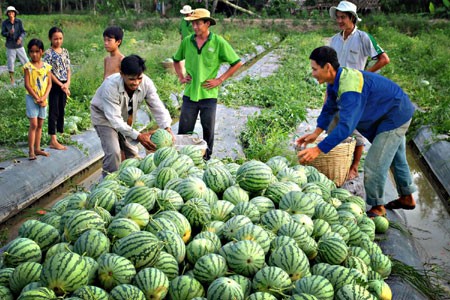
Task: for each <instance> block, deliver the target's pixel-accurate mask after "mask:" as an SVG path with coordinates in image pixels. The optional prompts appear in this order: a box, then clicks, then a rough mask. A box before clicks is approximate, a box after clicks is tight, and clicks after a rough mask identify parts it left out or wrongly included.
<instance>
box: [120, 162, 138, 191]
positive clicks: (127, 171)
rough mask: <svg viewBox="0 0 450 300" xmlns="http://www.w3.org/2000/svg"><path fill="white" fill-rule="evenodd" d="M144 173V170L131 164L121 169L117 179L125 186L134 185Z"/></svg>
mask: <svg viewBox="0 0 450 300" xmlns="http://www.w3.org/2000/svg"><path fill="white" fill-rule="evenodd" d="M142 175H144V172H142V170H141V169H139V168H138V167H133V166H130V167H125V168H123V169H120V170H119V175H118V177H117V179H118V180H119V181H120V182H121V183H123V184H124V185H125V186H127V187H133V186H134V185H135V184H136V182H137V181H138V179H139V177H141V176H142Z"/></svg>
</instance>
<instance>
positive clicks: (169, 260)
mask: <svg viewBox="0 0 450 300" xmlns="http://www.w3.org/2000/svg"><path fill="white" fill-rule="evenodd" d="M153 268H156V269H158V270H160V271H162V272H163V273H164V274H166V276H167V278H168V279H169V280H172V279H174V278H175V277H177V276H178V273H179V270H178V262H177V260H176V259H175V257H174V256H173V255H172V254H169V253H167V252H165V251H161V252H160V253H159V256H158V259H157V260H156V262H155V263H154V264H153Z"/></svg>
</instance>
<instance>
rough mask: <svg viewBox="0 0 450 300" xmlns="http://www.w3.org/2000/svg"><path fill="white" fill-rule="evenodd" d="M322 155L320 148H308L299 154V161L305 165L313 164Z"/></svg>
mask: <svg viewBox="0 0 450 300" xmlns="http://www.w3.org/2000/svg"><path fill="white" fill-rule="evenodd" d="M320 153H321V151H320V149H319V147H317V146H316V147H313V148H306V149H304V150H302V151H300V152H298V153H297V157H298V159H299V162H300V163H301V164H305V163H308V162H311V161H313V160H315V159H316V158H317V156H319V154H320Z"/></svg>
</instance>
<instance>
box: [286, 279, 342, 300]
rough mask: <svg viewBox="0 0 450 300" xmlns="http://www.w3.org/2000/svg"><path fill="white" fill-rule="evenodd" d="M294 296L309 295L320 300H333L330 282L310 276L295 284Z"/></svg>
mask: <svg viewBox="0 0 450 300" xmlns="http://www.w3.org/2000/svg"><path fill="white" fill-rule="evenodd" d="M294 292H295V293H296V294H302V293H305V294H310V295H313V296H315V297H316V298H317V299H321V300H333V297H334V289H333V285H332V284H331V282H330V281H329V280H328V279H326V278H325V277H323V276H320V275H311V276H308V277H303V278H301V279H300V280H298V281H296V282H295V288H294Z"/></svg>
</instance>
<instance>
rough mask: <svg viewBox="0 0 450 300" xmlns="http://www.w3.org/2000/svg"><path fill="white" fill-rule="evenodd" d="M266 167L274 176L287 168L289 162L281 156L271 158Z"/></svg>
mask: <svg viewBox="0 0 450 300" xmlns="http://www.w3.org/2000/svg"><path fill="white" fill-rule="evenodd" d="M266 165H268V166H269V167H270V168H271V169H272V172H273V174H274V175H275V176H277V175H278V173H279V172H280V171H282V170H284V169H286V168H288V167H289V161H288V160H287V158H286V157H283V156H273V157H271V158H269V159H268V160H267V161H266Z"/></svg>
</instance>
